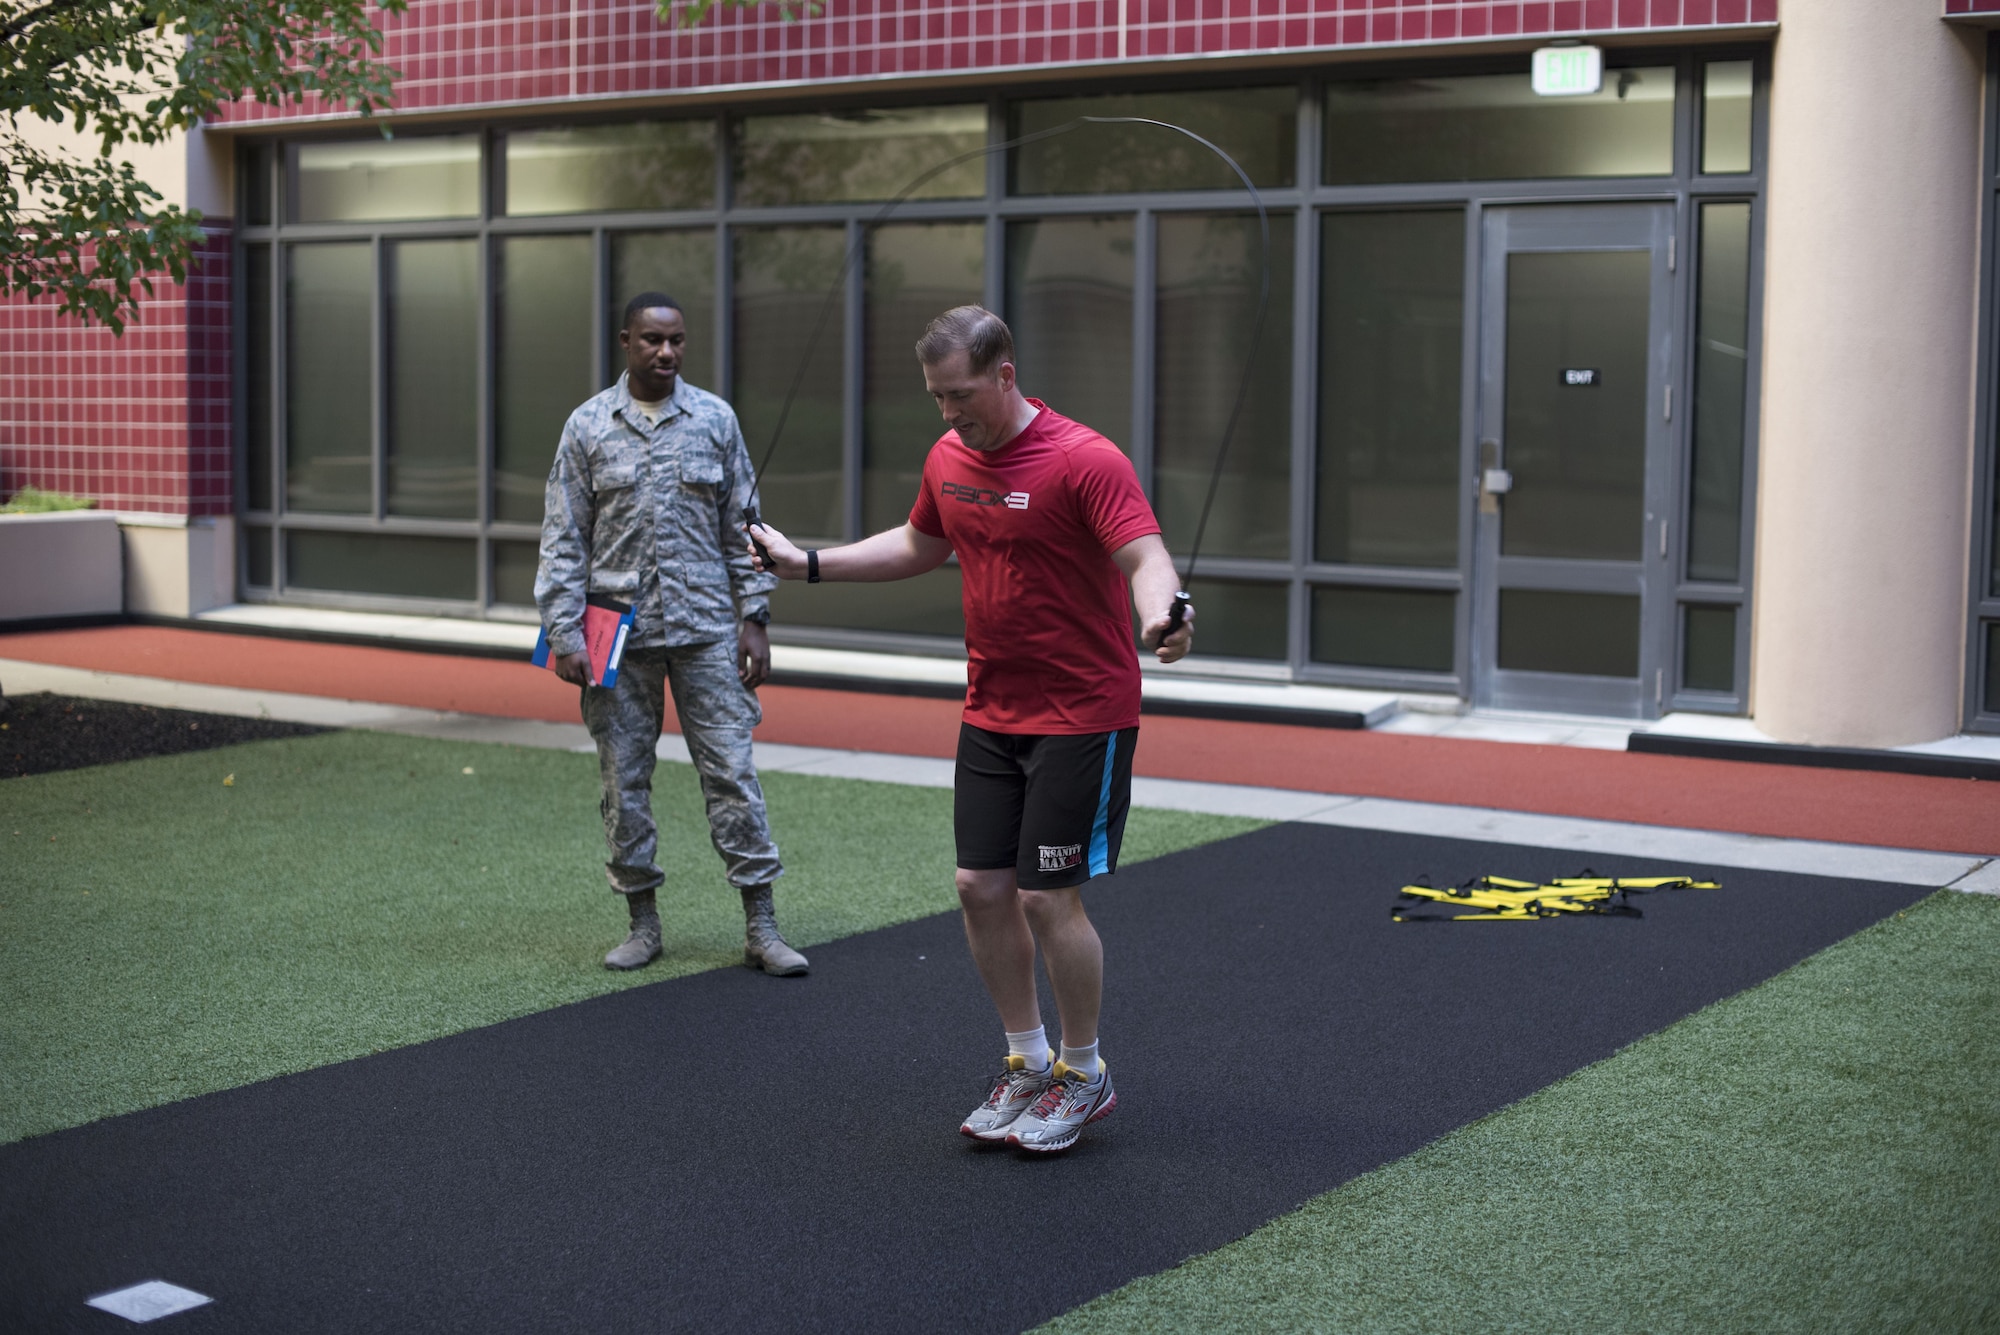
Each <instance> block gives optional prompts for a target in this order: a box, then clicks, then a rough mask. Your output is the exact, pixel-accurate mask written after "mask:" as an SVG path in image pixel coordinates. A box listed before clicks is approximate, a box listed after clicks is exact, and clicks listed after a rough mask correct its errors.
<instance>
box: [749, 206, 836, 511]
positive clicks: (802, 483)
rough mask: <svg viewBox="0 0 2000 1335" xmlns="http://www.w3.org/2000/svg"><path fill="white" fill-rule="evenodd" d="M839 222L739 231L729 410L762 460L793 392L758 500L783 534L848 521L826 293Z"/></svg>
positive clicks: (832, 323) (832, 324)
mask: <svg viewBox="0 0 2000 1335" xmlns="http://www.w3.org/2000/svg"><path fill="white" fill-rule="evenodd" d="M845 245H846V231H845V229H843V228H841V227H838V226H835V227H770V228H745V229H744V230H742V231H740V232H738V233H737V234H736V257H735V258H736V332H735V353H736V395H735V403H736V412H737V415H738V417H739V418H740V419H741V421H742V424H743V434H744V438H745V439H746V440H747V441H748V442H749V444H750V457H751V461H752V462H753V463H761V462H762V460H763V458H764V453H765V451H766V450H767V449H768V448H769V447H770V442H771V439H772V436H771V433H772V431H773V430H774V429H776V427H777V425H778V416H779V413H780V412H781V411H782V409H783V407H784V402H785V395H786V393H787V392H788V391H789V390H790V389H791V387H792V384H793V381H794V379H795V378H796V379H798V394H797V396H796V397H795V398H793V400H792V406H791V414H790V416H788V417H787V418H786V419H785V423H784V434H783V435H782V436H781V437H780V438H779V440H778V446H777V452H776V453H775V454H774V455H773V456H772V458H771V466H770V468H769V470H768V471H767V472H766V473H765V474H764V483H763V488H762V500H761V505H760V508H761V509H762V511H763V514H764V517H765V518H766V519H769V520H770V521H771V522H772V523H773V524H775V525H777V527H778V528H779V529H781V530H782V531H784V532H785V533H786V535H787V536H790V537H794V538H798V539H801V540H803V539H807V538H813V539H835V540H837V539H839V538H841V537H843V536H845V531H846V528H847V525H846V522H845V516H846V512H847V503H846V502H847V489H846V486H845V485H844V476H843V472H842V467H841V457H842V449H841V442H842V417H843V414H844V406H845V400H844V398H843V396H842V392H841V380H842V374H841V368H842V366H843V365H844V364H845V358H846V339H845V337H844V336H843V329H844V323H843V321H842V319H841V310H842V305H841V297H840V296H839V295H838V294H835V295H834V297H833V300H832V303H831V309H830V310H829V306H828V301H827V295H828V291H829V288H830V286H831V285H832V283H833V281H834V279H835V277H836V276H838V275H839V273H840V270H841V264H842V261H843V260H844V259H845V258H846V256H845V250H844V248H845Z"/></svg>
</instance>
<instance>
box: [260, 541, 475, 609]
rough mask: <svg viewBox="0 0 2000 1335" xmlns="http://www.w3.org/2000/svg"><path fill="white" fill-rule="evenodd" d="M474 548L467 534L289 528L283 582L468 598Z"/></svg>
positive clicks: (347, 590) (472, 591)
mask: <svg viewBox="0 0 2000 1335" xmlns="http://www.w3.org/2000/svg"><path fill="white" fill-rule="evenodd" d="M477 552H478V546H477V544H476V543H474V542H473V541H472V540H471V539H470V538H412V537H406V536H404V535H402V534H393V533H301V532H299V531H297V530H293V531H291V532H288V533H286V534H285V583H286V586H287V587H289V588H294V589H328V590H333V591H336V592H341V593H379V594H388V595H391V596H401V597H407V598H453V599H460V600H469V599H471V598H472V597H474V596H475V594H476V592H477V589H478V587H479V585H478V573H479V572H478V571H477V570H476V569H475V568H474V564H473V563H474V560H475V558H476V555H477Z"/></svg>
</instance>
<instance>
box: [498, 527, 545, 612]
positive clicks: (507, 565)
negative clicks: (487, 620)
mask: <svg viewBox="0 0 2000 1335" xmlns="http://www.w3.org/2000/svg"><path fill="white" fill-rule="evenodd" d="M541 563H542V548H541V544H539V543H533V542H495V543H494V544H493V601H494V602H496V603H507V604H509V605H511V606H514V607H533V606H534V605H535V571H536V570H537V569H538V568H539V567H540V565H541Z"/></svg>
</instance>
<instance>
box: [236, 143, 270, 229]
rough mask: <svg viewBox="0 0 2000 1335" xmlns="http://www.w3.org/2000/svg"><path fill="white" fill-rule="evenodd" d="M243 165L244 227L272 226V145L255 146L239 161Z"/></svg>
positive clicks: (248, 149) (244, 153)
mask: <svg viewBox="0 0 2000 1335" xmlns="http://www.w3.org/2000/svg"><path fill="white" fill-rule="evenodd" d="M238 161H240V162H241V163H242V164H243V225H244V226H246V227H268V226H270V225H271V145H269V144H253V145H251V146H250V147H249V148H246V149H244V150H243V155H242V157H241V158H239V159H238Z"/></svg>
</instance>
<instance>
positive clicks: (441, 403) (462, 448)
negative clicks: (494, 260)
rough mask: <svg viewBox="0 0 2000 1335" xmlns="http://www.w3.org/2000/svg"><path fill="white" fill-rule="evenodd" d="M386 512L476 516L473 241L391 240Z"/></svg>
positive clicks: (475, 249)
mask: <svg viewBox="0 0 2000 1335" xmlns="http://www.w3.org/2000/svg"><path fill="white" fill-rule="evenodd" d="M385 252H386V254H387V257H388V262H389V292H388V296H389V451H388V456H389V457H388V484H389V487H388V490H389V497H388V500H389V513H390V514H392V515H426V516H430V517H433V518H440V519H476V518H478V516H479V243H478V242H477V241H473V240H463V241H460V240H451V241H394V242H390V243H389V244H388V246H387V247H385Z"/></svg>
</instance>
